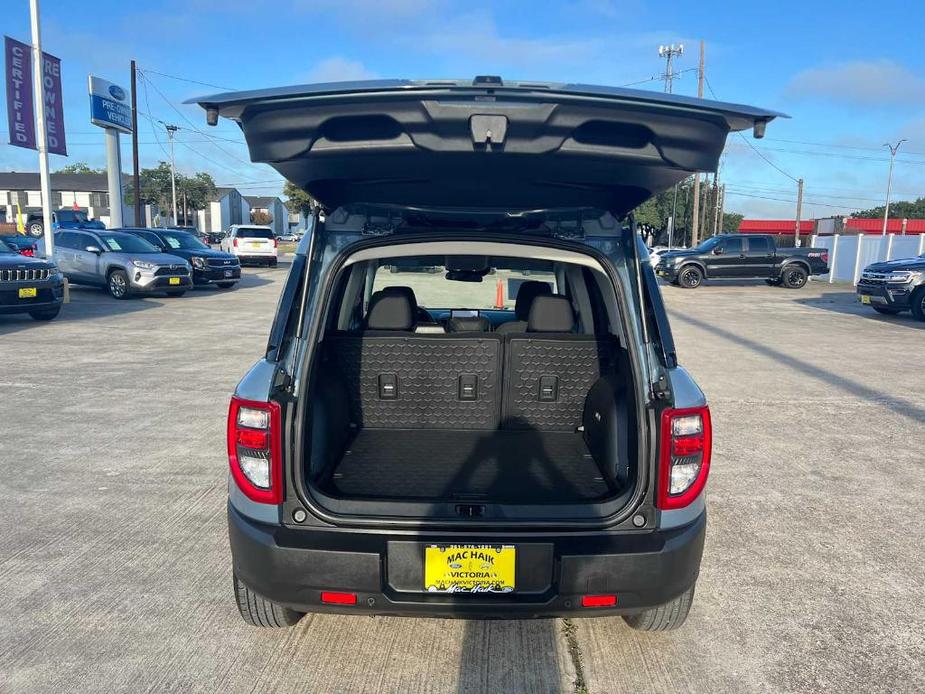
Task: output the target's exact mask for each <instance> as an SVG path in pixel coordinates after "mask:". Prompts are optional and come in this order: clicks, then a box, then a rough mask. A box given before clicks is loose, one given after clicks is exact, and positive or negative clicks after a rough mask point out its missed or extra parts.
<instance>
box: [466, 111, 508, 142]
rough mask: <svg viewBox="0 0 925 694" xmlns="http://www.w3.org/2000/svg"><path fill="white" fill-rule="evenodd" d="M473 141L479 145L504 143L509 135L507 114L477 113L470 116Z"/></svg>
mask: <svg viewBox="0 0 925 694" xmlns="http://www.w3.org/2000/svg"><path fill="white" fill-rule="evenodd" d="M469 130H471V131H472V142H473V143H474V144H477V145H502V144H504V138H505V136H506V135H507V116H489V115H476V116H471V117H470V118H469Z"/></svg>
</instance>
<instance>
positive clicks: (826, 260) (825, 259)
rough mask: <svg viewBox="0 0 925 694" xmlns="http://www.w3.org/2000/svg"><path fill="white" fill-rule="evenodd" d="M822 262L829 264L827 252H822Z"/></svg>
mask: <svg viewBox="0 0 925 694" xmlns="http://www.w3.org/2000/svg"><path fill="white" fill-rule="evenodd" d="M822 262H823V263H825V264H826V265H828V264H829V252H828V251H822Z"/></svg>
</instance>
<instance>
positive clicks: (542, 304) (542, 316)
mask: <svg viewBox="0 0 925 694" xmlns="http://www.w3.org/2000/svg"><path fill="white" fill-rule="evenodd" d="M574 329H575V311H573V310H572V303H571V302H570V301H569V300H568V297H564V296H562V295H561V294H550V295H548V296H538V297H536V298H535V299H534V300H533V307H532V308H531V309H530V317H529V318H528V319H527V332H528V333H570V332H572V331H573V330H574Z"/></svg>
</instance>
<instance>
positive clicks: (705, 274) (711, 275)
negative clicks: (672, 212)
mask: <svg viewBox="0 0 925 694" xmlns="http://www.w3.org/2000/svg"><path fill="white" fill-rule="evenodd" d="M828 271H829V252H828V250H827V249H825V248H777V247H776V245H775V243H774V237H773V236H771V235H765V234H724V235H721V236H713V237H711V238H708V239H707V240H706V241H704V242H703V243H701V244H700V245H699V246H697V247H696V248H690V249H687V250H683V251H669V252H666V253H663V254H662V256H661V258H660V259H659V262H658V265H657V266H656V268H655V273H656V274H657V275H658V276H659V277H662V278H664V279H666V280H668V281H669V282H671V283H672V284H675V285H679V286H681V287H685V288H687V289H695V288H697V287H699V286H700V285H701V284H703V281H704V280H705V279H709V280H741V279H763V280H765V281H766V282H767V283H768V284H770V285H773V286H783V287H787V288H788V289H799V288H800V287H802V286H803V285H805V284H806V282H807V280H808V279H809V276H810V275H824V274H825V273H827V272H828Z"/></svg>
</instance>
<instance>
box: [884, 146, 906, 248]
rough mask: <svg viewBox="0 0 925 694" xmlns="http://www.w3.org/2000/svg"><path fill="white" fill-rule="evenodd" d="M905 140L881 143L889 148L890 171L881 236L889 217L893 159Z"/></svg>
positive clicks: (887, 180)
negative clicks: (893, 143)
mask: <svg viewBox="0 0 925 694" xmlns="http://www.w3.org/2000/svg"><path fill="white" fill-rule="evenodd" d="M905 141H906V140H905V139H902V140H900V141H899V142H897V143H896V144H895V145H891V144H890V143H889V142H886V143H884V145H883V146H884V147H889V148H890V173H889V176H888V177H887V179H886V206H885V207H884V208H883V231H882V232H881V234H880V235H881V236H886V222H887V220H888V219H889V217H890V193H891V192H892V190H893V160H894V159H896V153H897V152H898V151H899V146H900V145H901V144H902V143H903V142H905Z"/></svg>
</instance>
